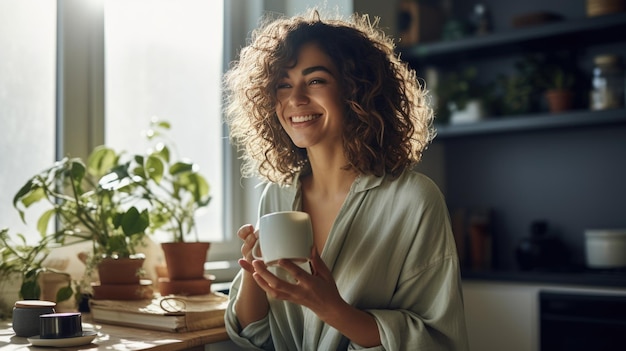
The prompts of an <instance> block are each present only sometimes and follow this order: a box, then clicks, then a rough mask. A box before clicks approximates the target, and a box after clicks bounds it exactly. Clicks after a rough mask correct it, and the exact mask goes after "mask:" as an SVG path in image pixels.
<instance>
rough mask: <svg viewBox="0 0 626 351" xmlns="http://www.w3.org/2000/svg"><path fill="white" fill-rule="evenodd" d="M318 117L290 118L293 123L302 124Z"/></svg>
mask: <svg viewBox="0 0 626 351" xmlns="http://www.w3.org/2000/svg"><path fill="white" fill-rule="evenodd" d="M317 116H318V115H306V116H293V117H291V121H292V122H293V123H302V122H308V121H312V120H314V119H315V118H317Z"/></svg>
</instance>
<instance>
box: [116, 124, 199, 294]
mask: <svg viewBox="0 0 626 351" xmlns="http://www.w3.org/2000/svg"><path fill="white" fill-rule="evenodd" d="M170 128H171V125H170V123H168V122H167V121H162V120H158V119H153V120H152V121H151V124H150V129H149V130H148V131H147V132H146V136H147V137H148V139H149V140H151V141H154V142H155V144H154V146H153V147H152V148H151V149H149V150H148V152H147V153H146V154H145V155H135V157H134V165H135V166H134V167H133V166H130V167H129V169H128V170H129V175H130V177H131V178H132V180H133V182H134V184H135V185H136V186H138V187H139V188H141V189H142V192H141V197H142V198H143V199H144V200H146V201H147V202H148V203H149V205H148V208H149V213H150V231H152V232H156V231H165V232H167V233H169V235H170V240H169V241H167V242H162V243H161V247H162V249H163V253H164V256H165V262H166V270H165V272H162V273H161V275H162V277H161V278H159V289H160V291H161V294H162V295H168V294H179V293H186V294H202V293H208V292H210V281H209V280H207V279H206V278H205V271H204V263H205V261H206V257H207V252H208V250H209V248H210V243H208V242H203V241H200V240H199V236H198V232H197V227H196V214H197V212H198V210H200V209H202V208H205V207H207V206H208V205H209V203H210V201H211V195H210V187H209V183H208V181H207V180H206V178H205V177H204V176H203V175H202V174H200V173H199V167H198V165H197V164H195V163H194V162H193V161H191V160H187V159H180V160H178V159H176V158H175V157H174V156H173V145H174V143H173V142H172V141H171V140H170V139H168V135H167V131H169V129H170ZM163 275H167V276H166V277H165V276H163Z"/></svg>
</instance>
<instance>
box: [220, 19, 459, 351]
mask: <svg viewBox="0 0 626 351" xmlns="http://www.w3.org/2000/svg"><path fill="white" fill-rule="evenodd" d="M375 26H376V23H374V24H371V23H370V21H369V18H368V17H367V16H355V17H354V18H353V19H352V20H351V21H342V20H322V19H321V18H320V15H319V13H318V12H316V11H312V12H311V13H310V14H309V15H308V16H304V17H294V18H283V19H279V20H276V21H273V22H269V23H267V24H265V25H264V26H262V27H261V28H260V29H259V30H257V31H255V32H254V33H253V37H252V41H251V44H250V45H249V46H247V47H245V48H244V49H243V50H242V51H241V53H240V60H239V61H238V62H235V63H234V65H233V66H232V68H231V69H230V70H229V72H228V73H227V74H226V76H225V83H226V92H227V97H228V99H227V107H226V115H227V122H228V124H229V126H230V133H231V140H233V141H234V142H235V143H236V144H237V145H239V146H240V148H241V150H242V151H243V155H244V156H243V157H244V161H245V162H244V167H243V173H244V175H246V176H252V175H257V176H260V177H262V178H263V179H265V180H266V181H267V182H268V184H267V185H266V187H265V190H264V192H263V194H262V197H261V202H260V207H259V215H264V214H266V213H271V212H277V211H286V210H299V211H304V212H307V213H308V214H309V215H310V217H311V221H312V224H313V232H314V249H313V253H312V258H311V261H310V271H311V272H312V273H311V274H309V273H308V272H307V270H306V269H303V268H302V267H300V266H298V265H296V264H295V263H293V262H291V261H289V260H281V261H280V262H279V266H280V267H281V268H282V269H284V270H285V271H287V272H288V273H289V274H290V275H291V276H292V277H293V278H294V279H295V282H296V283H291V282H289V281H286V280H281V279H280V278H278V277H277V276H276V275H274V274H273V273H272V271H270V270H269V269H268V268H267V267H266V266H265V265H264V264H263V262H262V261H260V260H254V259H253V257H252V254H251V250H252V247H253V246H254V244H255V242H256V240H257V236H256V232H255V231H256V228H254V227H253V226H252V225H244V226H243V227H241V228H240V229H239V231H238V233H237V235H238V236H239V237H240V238H241V239H242V240H243V245H242V247H241V253H242V256H243V257H242V259H240V260H239V263H240V265H241V267H242V270H241V271H240V273H239V274H238V275H237V277H236V278H235V280H234V281H233V284H232V287H231V291H230V305H229V308H228V309H227V313H226V317H225V319H226V327H227V330H228V333H229V335H230V337H231V339H232V340H233V341H235V342H236V343H237V344H239V345H242V346H246V347H250V348H259V349H276V350H346V349H362V348H363V349H372V350H465V349H467V337H466V332H465V320H464V314H463V301H462V293H461V281H460V276H459V262H458V258H457V254H456V250H455V245H454V239H453V236H452V232H451V229H450V220H449V215H448V212H447V209H446V204H445V201H444V199H443V196H442V195H441V193H440V191H439V190H438V189H437V187H436V186H435V184H434V183H433V182H432V181H430V180H429V179H428V178H426V177H425V176H423V175H421V174H419V173H416V172H415V171H413V170H411V167H412V166H413V165H415V164H416V163H417V162H418V161H419V160H420V158H421V154H422V151H423V150H424V149H425V148H426V146H427V145H428V143H429V142H430V141H431V139H432V137H433V136H434V133H433V129H432V118H433V114H432V110H431V109H430V108H429V107H428V105H427V102H426V97H427V95H426V92H425V90H424V89H423V87H422V86H420V85H419V82H418V80H417V79H416V76H415V72H414V71H412V70H410V69H409V68H408V67H407V66H406V65H405V64H404V63H403V62H402V61H400V60H399V59H398V58H397V56H396V55H395V53H394V47H393V42H392V41H391V40H390V39H388V38H387V37H386V36H385V35H384V34H383V33H382V31H379V30H377V29H376V28H375ZM305 268H308V267H305Z"/></svg>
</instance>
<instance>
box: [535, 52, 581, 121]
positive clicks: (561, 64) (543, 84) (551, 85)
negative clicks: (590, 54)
mask: <svg viewBox="0 0 626 351" xmlns="http://www.w3.org/2000/svg"><path fill="white" fill-rule="evenodd" d="M526 60H527V61H526V62H527V64H528V65H529V66H530V67H531V68H530V69H529V74H530V76H531V79H532V81H533V82H534V84H535V86H536V87H537V88H538V89H542V90H543V94H544V96H545V98H546V101H547V102H548V109H549V111H550V112H551V113H561V112H564V111H568V110H571V109H572V108H573V107H574V105H573V102H574V96H575V90H574V88H575V83H576V76H577V73H576V72H577V70H576V68H575V62H576V61H575V59H574V58H572V57H570V54H569V53H567V52H555V53H552V54H551V55H540V54H536V55H534V56H533V55H529V56H527V57H526Z"/></svg>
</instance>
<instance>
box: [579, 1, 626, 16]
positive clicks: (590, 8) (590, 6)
mask: <svg viewBox="0 0 626 351" xmlns="http://www.w3.org/2000/svg"><path fill="white" fill-rule="evenodd" d="M624 11H626V0H587V16H589V17H595V16H602V15H608V14H611V13H618V12H624Z"/></svg>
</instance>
